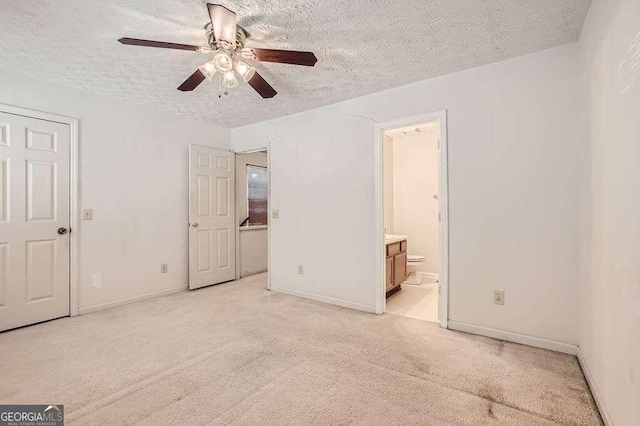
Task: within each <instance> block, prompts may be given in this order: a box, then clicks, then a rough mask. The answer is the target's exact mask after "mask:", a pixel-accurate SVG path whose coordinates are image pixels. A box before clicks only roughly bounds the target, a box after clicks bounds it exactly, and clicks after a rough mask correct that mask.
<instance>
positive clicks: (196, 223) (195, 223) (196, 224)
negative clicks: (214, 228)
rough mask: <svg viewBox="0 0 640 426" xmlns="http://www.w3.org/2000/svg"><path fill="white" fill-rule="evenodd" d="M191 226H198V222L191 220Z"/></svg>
mask: <svg viewBox="0 0 640 426" xmlns="http://www.w3.org/2000/svg"><path fill="white" fill-rule="evenodd" d="M191 226H193V227H194V228H197V227H198V226H200V224H199V223H198V222H193V223H192V224H191Z"/></svg>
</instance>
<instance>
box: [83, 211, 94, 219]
mask: <svg viewBox="0 0 640 426" xmlns="http://www.w3.org/2000/svg"><path fill="white" fill-rule="evenodd" d="M82 219H83V220H93V210H92V209H84V210H82Z"/></svg>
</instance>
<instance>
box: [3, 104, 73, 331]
mask: <svg viewBox="0 0 640 426" xmlns="http://www.w3.org/2000/svg"><path fill="white" fill-rule="evenodd" d="M69 148H70V132H69V125H67V124H61V123H55V122H51V121H46V120H40V119H35V118H30V117H23V116H19V115H13V114H7V113H0V331H2V330H8V329H11V328H15V327H20V326H23V325H28V324H33V323H36V322H40V321H45V320H49V319H53V318H59V317H62V316H67V315H69V244H70V241H69V233H68V232H67V233H65V234H59V233H58V229H59V228H64V229H65V230H68V229H69Z"/></svg>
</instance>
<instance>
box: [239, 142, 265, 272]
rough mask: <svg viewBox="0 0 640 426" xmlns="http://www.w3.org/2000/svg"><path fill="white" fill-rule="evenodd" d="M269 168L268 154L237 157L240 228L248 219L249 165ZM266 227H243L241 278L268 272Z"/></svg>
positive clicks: (240, 243)
mask: <svg viewBox="0 0 640 426" xmlns="http://www.w3.org/2000/svg"><path fill="white" fill-rule="evenodd" d="M248 164H251V165H254V166H263V167H267V153H266V152H252V153H239V154H238V155H236V216H237V218H236V221H237V225H238V226H239V225H240V224H241V223H242V222H243V221H244V220H245V219H246V218H247V209H248V206H247V165H248ZM267 234H268V230H267V228H266V227H242V228H241V230H240V238H239V240H238V258H237V262H238V268H239V271H240V276H241V277H245V276H247V275H252V274H256V273H258V272H264V271H266V270H267V252H268V248H267Z"/></svg>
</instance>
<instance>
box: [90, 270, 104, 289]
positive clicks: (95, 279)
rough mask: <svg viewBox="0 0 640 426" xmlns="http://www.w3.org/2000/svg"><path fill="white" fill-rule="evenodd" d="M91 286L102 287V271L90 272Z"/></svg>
mask: <svg viewBox="0 0 640 426" xmlns="http://www.w3.org/2000/svg"><path fill="white" fill-rule="evenodd" d="M91 287H93V288H100V287H102V272H100V271H96V272H94V273H93V274H91Z"/></svg>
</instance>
